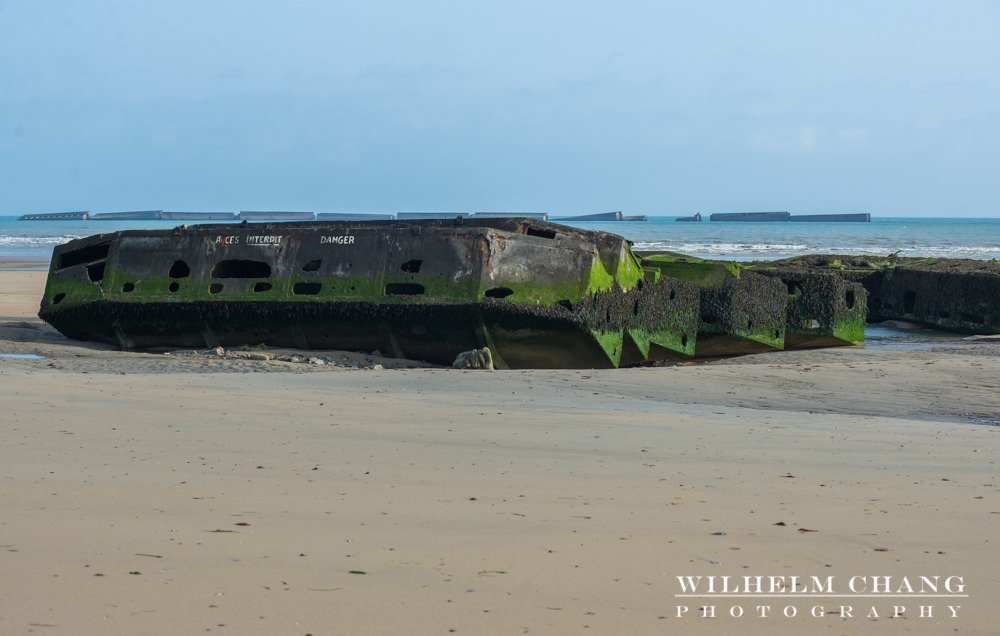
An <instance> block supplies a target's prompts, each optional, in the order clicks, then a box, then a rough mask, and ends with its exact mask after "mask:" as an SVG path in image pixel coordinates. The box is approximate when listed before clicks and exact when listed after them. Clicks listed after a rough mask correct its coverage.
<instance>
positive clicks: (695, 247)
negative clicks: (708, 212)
mask: <svg viewBox="0 0 1000 636" xmlns="http://www.w3.org/2000/svg"><path fill="white" fill-rule="evenodd" d="M634 248H635V249H637V250H640V251H643V250H644V251H649V250H665V251H668V252H713V253H718V254H726V253H730V252H771V251H775V250H779V251H798V250H805V249H808V248H809V246H808V245H802V244H786V243H667V242H663V241H649V242H646V241H636V243H635V245H634Z"/></svg>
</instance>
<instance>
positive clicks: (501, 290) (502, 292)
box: [486, 287, 514, 298]
mask: <svg viewBox="0 0 1000 636" xmlns="http://www.w3.org/2000/svg"><path fill="white" fill-rule="evenodd" d="M513 293H514V290H513V289H511V288H509V287H494V288H493V289H487V290H486V297H487V298H506V297H507V296H510V295H511V294H513Z"/></svg>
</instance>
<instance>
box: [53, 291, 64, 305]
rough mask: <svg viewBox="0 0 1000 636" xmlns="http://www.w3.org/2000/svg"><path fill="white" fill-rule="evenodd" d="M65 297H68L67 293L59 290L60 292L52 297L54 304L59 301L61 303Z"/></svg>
mask: <svg viewBox="0 0 1000 636" xmlns="http://www.w3.org/2000/svg"><path fill="white" fill-rule="evenodd" d="M65 297H66V294H64V293H62V292H59V293H58V294H56V295H55V296H53V297H52V304H53V305H58V304H59V303H61V302H62V301H63V298H65Z"/></svg>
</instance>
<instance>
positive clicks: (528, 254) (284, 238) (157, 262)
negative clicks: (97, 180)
mask: <svg viewBox="0 0 1000 636" xmlns="http://www.w3.org/2000/svg"><path fill="white" fill-rule="evenodd" d="M697 294H698V291H697V288H696V287H694V286H692V285H685V283H682V282H680V281H673V280H666V279H665V280H663V281H659V282H657V281H656V280H650V279H649V277H648V276H647V272H646V271H645V270H644V269H643V267H642V264H641V262H640V260H639V259H638V258H637V257H636V256H635V255H634V254H633V253H632V252H631V250H630V248H629V244H628V243H627V242H626V241H625V240H624V239H622V238H621V237H620V236H616V235H613V234H607V233H602V232H588V231H583V230H577V229H574V228H568V227H563V226H559V225H555V224H548V223H543V222H538V221H533V220H530V219H489V220H482V221H477V222H467V221H460V220H458V221H414V222H395V221H393V222H313V223H275V224H254V225H247V224H243V225H230V224H226V225H206V226H195V227H186V226H181V227H178V228H175V229H174V230H167V231H152V230H150V231H143V230H132V231H124V232H118V233H114V234H107V235H97V236H94V237H89V238H86V239H80V240H77V241H71V242H70V243H68V244H66V245H63V246H59V247H57V248H56V250H55V251H54V253H53V260H52V267H51V269H50V273H49V278H48V282H47V286H46V292H45V295H44V297H43V299H42V304H41V308H40V311H39V315H40V316H41V317H43V318H44V319H45V320H47V321H49V322H50V323H51V324H53V325H54V326H56V328H57V329H59V330H60V331H62V332H63V333H64V334H66V335H68V336H71V337H76V338H82V339H95V340H102V341H105V342H112V343H116V344H119V345H120V346H122V347H127V348H131V347H140V348H141V347H151V346H184V347H189V346H193V347H197V346H213V347H214V346H218V345H223V346H233V345H239V344H251V345H256V344H271V345H276V346H295V347H301V348H341V349H352V350H374V349H379V350H381V351H383V352H390V353H391V354H393V355H397V356H405V357H413V358H419V359H425V360H429V361H432V362H439V363H445V364H446V363H450V362H451V360H453V359H454V356H455V355H457V353H459V352H461V351H463V350H468V349H471V348H480V347H483V346H487V347H489V348H490V349H491V352H492V353H493V355H494V359H495V360H496V361H498V362H499V364H498V366H500V367H501V368H502V367H503V366H505V365H507V366H512V367H532V366H536V367H617V366H620V365H622V364H641V363H643V362H646V361H654V360H657V359H660V357H661V356H662V355H663V352H664V351H669V353H670V354H671V355H677V356H690V355H692V354H693V353H694V343H695V341H696V333H697V320H698V314H697V311H698V304H697ZM637 351H638V354H637V353H636V352H637Z"/></svg>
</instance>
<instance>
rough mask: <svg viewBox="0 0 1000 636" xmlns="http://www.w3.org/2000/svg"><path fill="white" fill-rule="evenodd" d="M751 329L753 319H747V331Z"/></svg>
mask: <svg viewBox="0 0 1000 636" xmlns="http://www.w3.org/2000/svg"><path fill="white" fill-rule="evenodd" d="M751 329H753V318H747V331H750V330H751Z"/></svg>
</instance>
